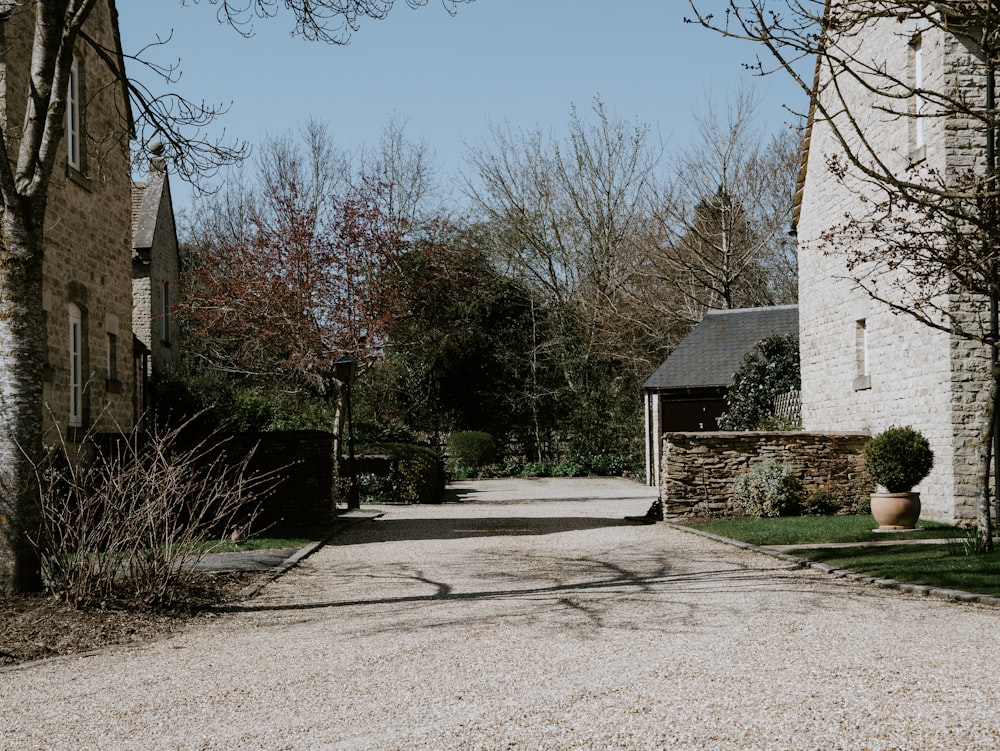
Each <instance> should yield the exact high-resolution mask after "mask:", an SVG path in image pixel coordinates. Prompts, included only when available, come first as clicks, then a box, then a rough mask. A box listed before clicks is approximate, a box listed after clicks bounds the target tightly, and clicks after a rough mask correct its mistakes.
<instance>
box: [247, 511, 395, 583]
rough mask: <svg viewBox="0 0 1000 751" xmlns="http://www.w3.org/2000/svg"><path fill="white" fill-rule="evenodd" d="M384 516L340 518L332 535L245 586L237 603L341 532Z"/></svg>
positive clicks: (311, 544)
mask: <svg viewBox="0 0 1000 751" xmlns="http://www.w3.org/2000/svg"><path fill="white" fill-rule="evenodd" d="M383 516H385V512H384V511H380V512H379V513H376V514H365V515H364V516H338V517H337V520H336V522H335V523H334V527H333V530H332V531H331V532H330V534H328V535H327V536H326V537H324V538H323V539H322V540H316V541H314V542H310V543H308V544H306V545H303V546H302V547H301V548H299V549H298V550H296V551H295V552H294V553H292V554H291V555H290V556H288V557H287V558H286V559H285V560H283V561H282V562H281V563H279V564H278V565H277V566H275V567H274V568H272V569H271V570H270V571H267V572H265V573H264V574H262V575H261V576H260V577H258V579H257V581H255V582H254V583H253V584H248V585H247V586H245V587H244V588H243V589H241V590H240V591H239V593H238V594H237V595H236V602H243V601H244V600H249V599H250V598H251V597H254V596H255V595H257V593H258V592H260V590H262V589H263V588H264V587H265V586H267V585H268V584H270V583H271V582H273V581H274V580H275V579H277V578H278V577H279V576H281V575H282V574H284V573H286V572H288V571H289V570H291V569H292V568H294V567H295V566H298V565H299V564H300V563H301V562H302V561H304V560H305V559H306V558H308V557H309V556H311V555H312V554H313V553H315V552H316V551H317V550H319V549H320V548H321V547H323V546H324V545H326V544H327V543H328V542H330V540H332V539H333V538H334V537H336V536H337V535H339V534H340V533H341V532H344V531H345V530H347V529H350V528H351V527H353V526H355V525H356V524H360V523H361V522H366V521H374V520H375V519H381V518H382V517H383Z"/></svg>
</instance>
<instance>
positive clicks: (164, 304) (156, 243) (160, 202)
mask: <svg viewBox="0 0 1000 751" xmlns="http://www.w3.org/2000/svg"><path fill="white" fill-rule="evenodd" d="M151 153H152V158H151V159H150V161H149V172H148V174H147V176H146V179H145V180H144V181H139V182H136V183H134V184H133V185H132V329H133V331H134V332H135V336H136V340H137V349H138V351H139V352H140V353H141V357H142V358H143V362H146V363H147V365H148V367H143V368H141V370H142V373H141V376H140V377H141V381H140V383H139V386H140V391H141V394H140V399H139V400H138V402H139V403H138V405H137V406H138V408H139V409H140V410H141V411H143V412H145V410H147V409H149V408H150V407H151V406H152V405H153V404H154V403H155V397H156V384H157V383H158V382H159V380H160V379H161V378H162V376H163V375H164V374H165V373H167V372H168V371H169V370H170V367H171V366H172V365H173V364H174V363H175V362H176V361H177V358H178V357H179V348H180V347H179V344H180V342H179V336H178V333H179V332H178V327H177V320H176V316H175V315H174V311H173V308H174V306H175V305H176V301H177V296H178V291H179V278H180V255H179V250H178V243H177V227H176V224H175V220H174V208H173V201H172V200H171V196H170V178H169V175H168V174H167V161H166V159H165V158H164V155H163V154H164V149H163V146H162V144H160V143H159V142H154V144H153V145H152V146H151ZM147 357H148V360H146V358H147Z"/></svg>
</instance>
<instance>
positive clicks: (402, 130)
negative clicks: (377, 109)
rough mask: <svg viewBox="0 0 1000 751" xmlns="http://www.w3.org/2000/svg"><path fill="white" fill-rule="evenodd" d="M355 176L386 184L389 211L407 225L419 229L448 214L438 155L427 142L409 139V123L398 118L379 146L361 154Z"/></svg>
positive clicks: (390, 123)
mask: <svg viewBox="0 0 1000 751" xmlns="http://www.w3.org/2000/svg"><path fill="white" fill-rule="evenodd" d="M354 173H355V174H357V175H367V176H370V177H375V178H377V179H378V180H379V181H380V182H382V183H383V184H384V185H386V187H387V190H386V200H387V202H388V203H387V205H386V206H385V212H386V213H387V214H388V215H390V216H395V217H398V219H399V221H400V222H401V223H402V224H403V225H404V226H408V227H416V226H418V225H420V224H423V223H424V222H426V221H427V220H428V219H429V218H431V217H436V216H441V215H443V214H444V211H443V209H442V208H441V207H440V206H439V205H438V204H439V199H440V188H439V186H438V183H437V178H436V168H435V164H434V152H433V150H432V149H431V148H430V147H429V146H428V145H427V144H426V143H425V142H424V141H414V140H412V139H410V138H409V137H408V136H407V134H406V120H405V119H404V118H401V117H400V116H398V115H395V114H393V115H391V116H390V117H389V120H388V122H387V123H386V124H385V127H384V128H383V130H382V134H381V135H380V136H379V142H378V145H377V147H375V148H373V149H371V150H366V151H363V152H362V153H361V156H360V158H359V159H358V164H357V166H356V168H355V170H354Z"/></svg>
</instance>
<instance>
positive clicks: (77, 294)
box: [0, 0, 135, 442]
mask: <svg viewBox="0 0 1000 751" xmlns="http://www.w3.org/2000/svg"><path fill="white" fill-rule="evenodd" d="M34 13H35V8H34V4H30V3H28V4H18V5H14V6H13V7H12V9H11V10H10V11H9V15H7V16H6V17H5V18H4V20H3V23H4V24H5V28H4V36H5V44H6V48H5V49H4V51H3V63H4V76H3V79H2V81H0V86H2V94H3V96H2V99H0V106H2V108H3V111H2V114H0V116H2V117H3V119H4V122H5V123H8V124H11V123H20V122H21V121H22V120H23V117H24V112H23V107H24V102H25V95H24V91H25V90H26V87H27V86H28V80H29V75H28V74H29V65H30V55H31V43H32V31H33V23H34ZM84 30H85V32H86V34H87V36H88V37H89V38H90V39H91V40H93V43H85V42H84V40H81V42H80V43H79V44H78V45H77V49H76V51H75V57H74V61H73V69H72V75H71V80H70V82H69V101H68V107H67V115H66V134H65V137H64V139H63V151H64V153H63V156H62V165H61V166H57V167H56V170H55V172H54V173H53V177H52V182H51V188H50V191H49V195H48V213H47V218H46V227H45V259H44V266H43V280H44V291H43V309H44V311H45V325H46V340H47V345H48V346H47V351H46V356H45V357H46V362H45V367H44V375H43V380H44V386H43V400H44V405H43V406H44V409H43V420H44V422H43V426H44V429H45V431H46V438H45V440H46V442H55V440H57V438H56V436H55V434H54V429H55V428H57V427H58V428H59V429H60V430H61V431H63V432H64V434H65V435H67V436H68V438H69V439H70V440H77V439H79V438H82V437H83V436H84V435H85V434H86V433H87V432H88V431H98V432H103V431H109V432H115V431H118V430H120V429H128V428H130V427H131V426H132V424H133V423H134V420H135V408H134V396H135V395H134V388H135V378H134V372H133V371H134V364H133V346H132V295H131V274H130V271H131V269H130V258H131V245H132V243H131V227H130V197H129V194H130V184H131V176H130V161H129V141H130V138H131V136H132V125H131V115H130V110H129V102H128V97H127V95H126V92H125V90H124V88H123V86H122V84H121V83H120V82H117V81H116V80H115V78H114V77H113V76H112V75H111V74H110V72H109V70H108V62H107V61H106V60H102V59H101V55H106V56H109V57H110V58H111V59H112V60H116V62H117V65H123V61H122V55H121V43H120V39H119V34H118V14H117V10H116V7H115V4H114V2H113V0H98V2H97V3H96V5H95V7H94V9H93V12H92V13H91V15H90V18H89V19H88V21H87V23H86V26H85V27H84ZM8 92H12V93H13V95H8Z"/></svg>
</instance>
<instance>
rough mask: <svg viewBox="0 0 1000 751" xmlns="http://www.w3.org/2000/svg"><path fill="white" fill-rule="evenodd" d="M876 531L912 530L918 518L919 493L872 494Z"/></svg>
mask: <svg viewBox="0 0 1000 751" xmlns="http://www.w3.org/2000/svg"><path fill="white" fill-rule="evenodd" d="M872 516H874V517H875V521H876V522H877V523H878V531H881V532H893V531H899V530H904V529H913V528H914V526H915V525H916V523H917V519H919V518H920V493H872Z"/></svg>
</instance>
